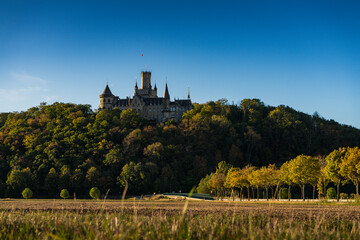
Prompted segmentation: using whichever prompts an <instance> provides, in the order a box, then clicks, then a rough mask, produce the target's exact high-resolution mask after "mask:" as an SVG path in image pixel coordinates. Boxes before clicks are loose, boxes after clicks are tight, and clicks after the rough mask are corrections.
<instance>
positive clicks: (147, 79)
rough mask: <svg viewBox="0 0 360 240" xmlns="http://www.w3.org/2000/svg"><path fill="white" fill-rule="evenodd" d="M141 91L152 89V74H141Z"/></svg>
mask: <svg viewBox="0 0 360 240" xmlns="http://www.w3.org/2000/svg"><path fill="white" fill-rule="evenodd" d="M141 89H151V72H141Z"/></svg>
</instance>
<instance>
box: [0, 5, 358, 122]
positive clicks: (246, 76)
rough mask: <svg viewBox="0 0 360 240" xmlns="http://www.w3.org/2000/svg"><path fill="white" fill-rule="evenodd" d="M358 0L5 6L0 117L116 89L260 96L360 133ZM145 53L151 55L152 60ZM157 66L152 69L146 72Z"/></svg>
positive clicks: (196, 97) (86, 100)
mask: <svg viewBox="0 0 360 240" xmlns="http://www.w3.org/2000/svg"><path fill="white" fill-rule="evenodd" d="M359 12H360V2H359V1H347V0H342V1H335V0H324V1H306V0H305V1H295V0H294V1H292V0H287V1H276V0H271V1H270V0H268V1H256V0H248V1H242V0H238V1H226V0H223V1H187V0H183V1H175V0H167V1H136V0H133V1H130V0H127V1H120V0H119V1H106V0H105V1H100V0H99V1H66V0H65V1H48V0H46V1H36V0H33V1H26V0H23V1H17V0H11V1H10V0H3V1H0V112H9V111H10V112H12V111H24V110H27V109H28V108H30V107H32V106H37V105H39V103H40V102H43V101H46V102H48V103H53V102H55V101H58V102H72V103H78V104H91V105H92V107H93V108H97V107H98V106H99V94H100V93H101V92H102V91H103V89H104V88H105V85H106V82H107V81H108V82H109V86H110V88H111V90H112V92H113V93H114V94H115V95H118V96H120V97H126V96H129V95H132V94H133V89H134V84H135V81H136V80H137V81H138V83H139V81H140V72H141V71H142V70H146V69H147V70H150V71H152V78H153V83H154V81H155V80H156V83H157V86H158V92H160V93H161V94H162V93H163V91H164V85H165V81H166V79H167V82H168V86H169V90H170V96H171V98H174V97H177V98H184V97H186V96H187V89H188V87H190V92H191V97H192V100H193V101H194V102H199V103H203V102H206V101H209V100H217V99H220V98H226V99H228V100H229V102H230V103H231V102H234V103H239V102H240V101H241V100H242V99H244V98H259V99H261V100H262V101H263V102H264V103H265V104H267V105H272V106H277V105H280V104H283V105H288V106H290V107H293V108H295V109H296V110H299V111H303V112H306V113H309V114H312V113H314V112H315V111H317V112H318V113H319V114H320V115H321V116H323V117H325V118H326V119H334V120H336V121H338V122H340V123H342V124H348V125H352V126H355V127H357V128H360V107H359V103H360V95H359V92H360V91H359V90H360V44H359V43H360V14H359ZM141 54H143V56H141ZM146 66H147V67H146Z"/></svg>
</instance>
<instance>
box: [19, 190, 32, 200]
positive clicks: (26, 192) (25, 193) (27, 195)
mask: <svg viewBox="0 0 360 240" xmlns="http://www.w3.org/2000/svg"><path fill="white" fill-rule="evenodd" d="M21 194H22V196H23V198H25V199H28V198H31V197H32V196H33V192H32V191H31V189H30V188H25V189H24V190H23V191H22V193H21Z"/></svg>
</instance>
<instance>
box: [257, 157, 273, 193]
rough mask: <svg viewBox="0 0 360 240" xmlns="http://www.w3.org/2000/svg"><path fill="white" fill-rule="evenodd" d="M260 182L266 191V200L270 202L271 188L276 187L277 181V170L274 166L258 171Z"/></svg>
mask: <svg viewBox="0 0 360 240" xmlns="http://www.w3.org/2000/svg"><path fill="white" fill-rule="evenodd" d="M257 177H258V182H259V186H260V187H264V188H265V191H266V199H267V200H269V188H272V187H273V186H275V185H276V184H277V182H278V180H277V170H276V167H275V165H274V164H270V165H269V166H268V167H262V168H260V169H259V170H258V176H257Z"/></svg>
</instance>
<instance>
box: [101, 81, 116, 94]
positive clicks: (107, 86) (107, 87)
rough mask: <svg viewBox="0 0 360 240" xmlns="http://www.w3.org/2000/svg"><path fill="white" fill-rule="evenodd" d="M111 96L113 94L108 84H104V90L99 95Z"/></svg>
mask: <svg viewBox="0 0 360 240" xmlns="http://www.w3.org/2000/svg"><path fill="white" fill-rule="evenodd" d="M112 96H114V95H113V94H112V93H111V90H110V88H109V85H108V84H106V87H105V89H104V91H103V92H102V94H101V95H100V97H112Z"/></svg>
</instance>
